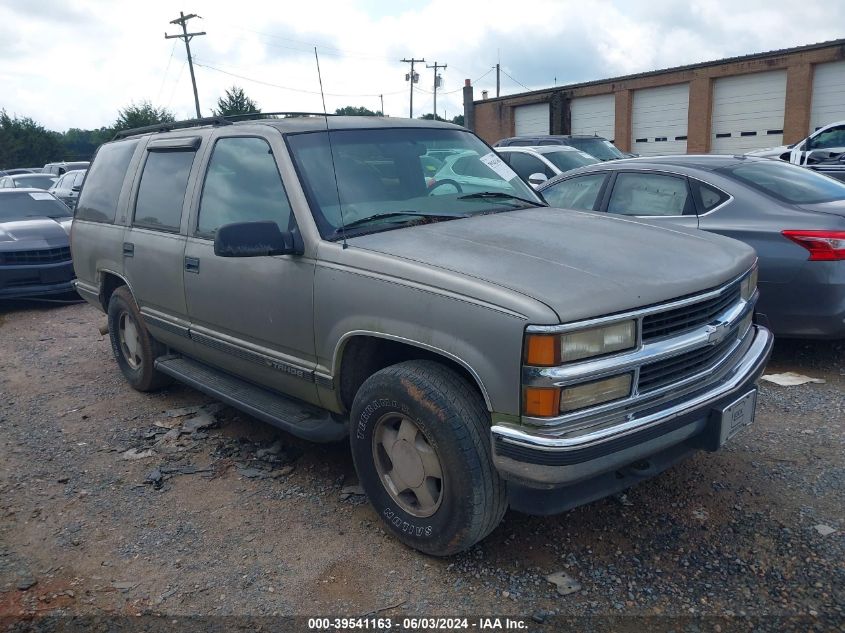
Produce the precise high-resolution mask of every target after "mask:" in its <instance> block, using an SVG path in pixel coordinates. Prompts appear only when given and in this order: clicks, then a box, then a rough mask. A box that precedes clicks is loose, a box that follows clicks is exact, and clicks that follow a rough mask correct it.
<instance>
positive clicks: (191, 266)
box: [185, 257, 200, 275]
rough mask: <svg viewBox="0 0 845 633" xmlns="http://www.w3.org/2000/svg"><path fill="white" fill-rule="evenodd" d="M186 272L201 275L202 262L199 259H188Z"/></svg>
mask: <svg viewBox="0 0 845 633" xmlns="http://www.w3.org/2000/svg"><path fill="white" fill-rule="evenodd" d="M185 270H187V271H188V272H189V273H195V274H197V275H198V274H199V272H200V260H199V257H186V258H185Z"/></svg>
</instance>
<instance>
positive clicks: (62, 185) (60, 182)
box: [53, 176, 70, 189]
mask: <svg viewBox="0 0 845 633" xmlns="http://www.w3.org/2000/svg"><path fill="white" fill-rule="evenodd" d="M66 180H67V178H65V177H64V176H62V177H61V178H59V179H58V180H57V181H56V182H54V183H53V186H54V187H55V188H56V189H70V183H67V182H65V181H66ZM66 185H67V186H66Z"/></svg>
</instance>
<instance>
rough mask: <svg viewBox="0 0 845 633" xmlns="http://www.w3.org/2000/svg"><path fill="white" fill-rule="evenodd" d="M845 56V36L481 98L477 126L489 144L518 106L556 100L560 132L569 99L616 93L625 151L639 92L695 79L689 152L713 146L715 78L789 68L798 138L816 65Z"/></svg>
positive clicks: (792, 136) (789, 131)
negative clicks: (635, 92) (635, 99)
mask: <svg viewBox="0 0 845 633" xmlns="http://www.w3.org/2000/svg"><path fill="white" fill-rule="evenodd" d="M843 59H845V40H837V41H836V42H830V43H826V44H819V45H810V46H803V47H798V48H795V49H789V50H787V51H775V52H773V53H769V54H759V55H750V56H746V57H743V58H735V59H733V60H721V61H716V62H708V63H704V64H696V65H694V66H687V67H684V68H678V69H670V70H666V71H654V72H651V73H644V74H641V75H631V76H628V77H620V78H616V79H609V80H607V81H599V82H591V83H588V84H576V85H572V86H562V87H558V88H551V89H548V90H539V91H535V92H530V93H523V94H518V95H510V96H506V97H499V98H494V99H486V100H483V101H475V102H474V109H475V131H476V133H478V135H479V136H481V137H482V138H483V139H484V140H486V141H487V142H488V143H491V144H492V143H495V142H496V141H498V140H499V139H501V138H505V137H508V136H513V135H514V108H515V107H516V106H519V105H528V104H532V103H544V102H548V103H550V104H551V107H550V117H549V118H550V122H549V124H550V130H552V132H553V133H556V134H565V133H567V132H568V131H569V129H570V127H569V123H570V121H569V110H568V108H569V102H570V101H571V99H573V98H576V97H587V96H591V95H597V94H608V93H613V94H615V96H616V144H617V145H618V146H619V147H620V149H622V150H624V151H629V150H630V144H631V103H632V101H633V91H634V90H639V89H642V88H653V87H656V86H665V85H670V84H678V83H689V85H690V99H689V114H688V116H689V120H688V131H687V151H688V152H689V153H706V152H708V151H709V150H710V126H711V114H712V108H713V80H714V79H717V78H719V77H728V76H733V75H744V74H750V73H757V72H765V71H769V70H782V69H785V70H786V103H785V112H784V123H783V141H784V143H794V142H796V141H799V140H801V139H802V138H804V137H805V136H807V134H808V132H809V126H810V108H811V98H812V93H813V91H812V85H813V65H814V64H821V63H825V62H832V61H840V60H843Z"/></svg>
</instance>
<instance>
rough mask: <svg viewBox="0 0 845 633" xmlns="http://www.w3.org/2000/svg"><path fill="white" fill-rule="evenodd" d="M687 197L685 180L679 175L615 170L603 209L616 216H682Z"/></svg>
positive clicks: (685, 208)
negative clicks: (614, 179)
mask: <svg viewBox="0 0 845 633" xmlns="http://www.w3.org/2000/svg"><path fill="white" fill-rule="evenodd" d="M688 199H689V193H688V190H687V183H686V181H685V180H684V179H683V178H678V177H676V176H665V175H662V174H646V173H643V174H632V173H619V174H618V175H617V176H616V184H615V185H614V187H613V193H612V194H611V196H610V202H609V203H608V205H607V211H608V213H618V214H620V215H643V216H670V215H683V214H684V211H685V210H687V209H688V208H690V207H689V204H688Z"/></svg>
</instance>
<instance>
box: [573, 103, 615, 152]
mask: <svg viewBox="0 0 845 633" xmlns="http://www.w3.org/2000/svg"><path fill="white" fill-rule="evenodd" d="M569 115H570V129H571V130H572V132H571V133H572V134H595V135H596V136H603V137H604V138H606V139H608V140H610V141H612V140H613V138H614V136H615V135H616V133H615V131H614V130H615V126H616V99H615V97H614V96H613V95H612V94H609V95H596V96H595V97H577V98H575V99H573V100H572V101H571V102H570V103H569Z"/></svg>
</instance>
